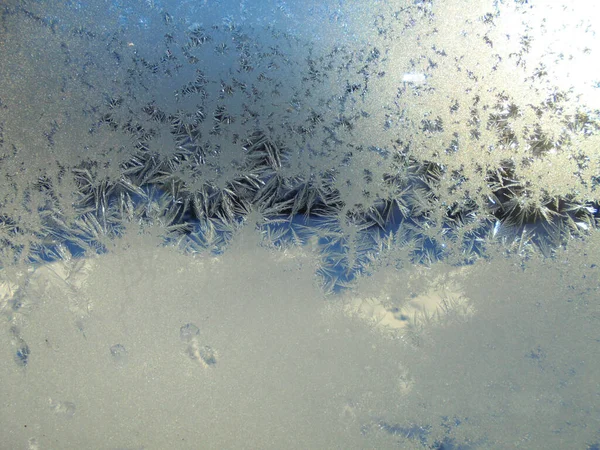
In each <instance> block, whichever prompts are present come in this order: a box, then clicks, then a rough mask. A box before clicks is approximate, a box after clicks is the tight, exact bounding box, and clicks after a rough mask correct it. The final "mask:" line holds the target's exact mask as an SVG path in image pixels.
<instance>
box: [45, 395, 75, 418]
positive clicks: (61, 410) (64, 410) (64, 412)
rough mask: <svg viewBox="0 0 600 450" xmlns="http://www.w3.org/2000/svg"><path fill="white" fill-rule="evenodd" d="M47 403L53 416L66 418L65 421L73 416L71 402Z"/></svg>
mask: <svg viewBox="0 0 600 450" xmlns="http://www.w3.org/2000/svg"><path fill="white" fill-rule="evenodd" d="M49 403H50V408H51V409H52V411H54V414H57V415H59V416H63V417H66V418H67V419H70V418H71V417H73V416H74V415H75V403H73V402H59V401H54V400H52V399H49Z"/></svg>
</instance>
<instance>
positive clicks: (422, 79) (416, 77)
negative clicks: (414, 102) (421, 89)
mask: <svg viewBox="0 0 600 450" xmlns="http://www.w3.org/2000/svg"><path fill="white" fill-rule="evenodd" d="M402 81H403V82H404V83H412V84H417V85H420V84H425V83H426V82H427V76H426V75H425V74H424V73H419V72H408V73H405V74H404V75H402Z"/></svg>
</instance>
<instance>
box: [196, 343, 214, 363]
mask: <svg viewBox="0 0 600 450" xmlns="http://www.w3.org/2000/svg"><path fill="white" fill-rule="evenodd" d="M199 353H200V358H201V359H202V361H204V364H206V365H207V366H212V365H214V364H216V363H217V352H216V351H215V350H213V348H212V347H209V346H208V345H205V346H204V347H202V348H201V349H200V351H199Z"/></svg>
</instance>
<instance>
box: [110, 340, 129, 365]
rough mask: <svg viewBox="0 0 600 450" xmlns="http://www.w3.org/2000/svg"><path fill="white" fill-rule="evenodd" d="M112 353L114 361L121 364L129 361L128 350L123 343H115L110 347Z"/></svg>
mask: <svg viewBox="0 0 600 450" xmlns="http://www.w3.org/2000/svg"><path fill="white" fill-rule="evenodd" d="M110 354H111V355H112V358H113V361H114V362H116V363H117V364H119V365H123V364H125V363H126V362H127V350H125V347H123V346H122V345H121V344H115V345H113V346H112V347H111V348H110Z"/></svg>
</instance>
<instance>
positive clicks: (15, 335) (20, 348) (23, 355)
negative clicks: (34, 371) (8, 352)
mask: <svg viewBox="0 0 600 450" xmlns="http://www.w3.org/2000/svg"><path fill="white" fill-rule="evenodd" d="M10 331H11V333H12V337H11V344H12V346H13V349H14V352H15V353H14V359H15V362H16V363H17V365H19V366H21V367H25V366H26V365H27V363H28V362H29V355H30V353H31V351H30V350H29V346H28V345H27V343H26V342H25V341H24V340H23V339H22V338H21V336H20V335H19V330H18V329H17V328H16V327H11V330H10Z"/></svg>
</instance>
